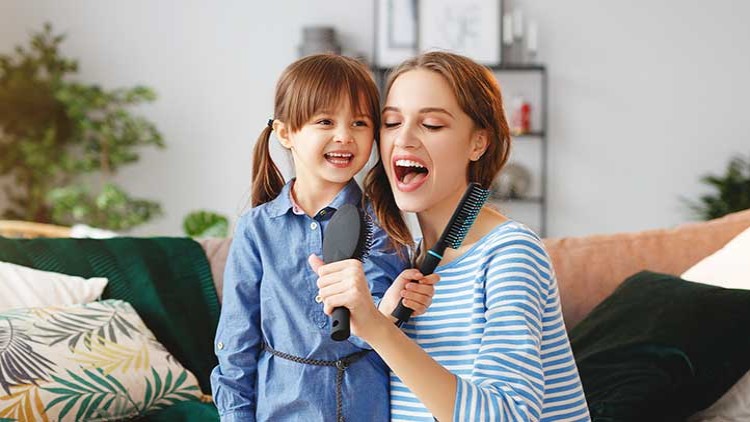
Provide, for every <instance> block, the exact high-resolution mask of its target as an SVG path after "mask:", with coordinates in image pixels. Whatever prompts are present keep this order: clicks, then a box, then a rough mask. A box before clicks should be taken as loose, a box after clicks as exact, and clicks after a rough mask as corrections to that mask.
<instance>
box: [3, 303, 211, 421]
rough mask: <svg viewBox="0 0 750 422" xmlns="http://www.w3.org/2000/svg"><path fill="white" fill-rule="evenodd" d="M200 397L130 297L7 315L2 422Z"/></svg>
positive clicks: (103, 415)
mask: <svg viewBox="0 0 750 422" xmlns="http://www.w3.org/2000/svg"><path fill="white" fill-rule="evenodd" d="M201 398H202V394H201V391H200V388H199V387H198V382H197V380H196V378H195V376H194V375H193V374H191V373H190V372H189V371H188V370H187V369H185V368H184V367H183V366H182V365H181V364H180V363H179V362H177V360H176V359H174V358H173V357H172V355H170V354H169V352H168V351H167V350H166V349H165V348H164V346H162V345H161V344H160V343H159V342H158V341H157V340H156V338H155V337H154V335H153V333H151V331H150V330H149V329H148V328H147V327H146V325H145V324H144V323H143V321H142V320H141V318H140V317H139V316H138V314H137V313H136V311H135V310H134V309H133V307H132V306H130V304H129V303H127V302H123V301H121V300H105V301H101V302H93V303H89V304H85V305H72V306H66V307H48V308H28V309H16V310H13V311H7V312H4V313H0V421H56V420H61V421H62V420H64V421H74V420H75V421H110V420H121V419H130V418H134V417H139V416H142V415H145V414H147V413H149V412H152V411H155V410H159V409H163V408H165V407H167V406H170V405H172V404H174V403H177V402H180V401H189V400H200V399H201Z"/></svg>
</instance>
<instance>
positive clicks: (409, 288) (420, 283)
mask: <svg viewBox="0 0 750 422" xmlns="http://www.w3.org/2000/svg"><path fill="white" fill-rule="evenodd" d="M439 280H440V276H439V275H437V274H430V275H428V276H424V275H422V274H421V273H420V272H419V270H417V269H416V268H413V269H409V270H404V271H402V272H401V274H399V276H398V278H396V280H394V281H393V284H391V287H389V288H388V290H387V291H386V292H385V295H383V300H381V301H380V306H379V309H380V312H381V313H383V315H385V316H387V317H389V318H390V319H391V321H394V322H395V321H396V318H393V317H392V316H391V313H392V312H393V310H394V309H396V306H398V303H399V301H400V300H401V299H402V298H403V299H404V306H406V307H407V308H411V309H413V310H414V313H413V314H412V315H414V316H417V315H422V314H423V313H425V312H427V308H429V307H430V305H431V304H432V297H433V296H435V284H437V282H438V281H439ZM412 281H414V283H413V282H412Z"/></svg>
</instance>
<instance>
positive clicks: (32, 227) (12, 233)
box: [0, 220, 70, 239]
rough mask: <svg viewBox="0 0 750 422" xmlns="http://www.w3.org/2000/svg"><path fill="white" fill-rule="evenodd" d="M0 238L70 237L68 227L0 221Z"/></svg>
mask: <svg viewBox="0 0 750 422" xmlns="http://www.w3.org/2000/svg"><path fill="white" fill-rule="evenodd" d="M0 236H3V237H22V238H27V239H30V238H34V237H70V227H64V226H56V225H54V224H44V223H34V222H29V221H15V220H0Z"/></svg>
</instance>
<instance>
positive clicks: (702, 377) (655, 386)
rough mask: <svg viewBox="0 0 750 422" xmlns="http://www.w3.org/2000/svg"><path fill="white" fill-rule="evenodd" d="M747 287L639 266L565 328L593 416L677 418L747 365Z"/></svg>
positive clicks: (708, 400)
mask: <svg viewBox="0 0 750 422" xmlns="http://www.w3.org/2000/svg"><path fill="white" fill-rule="evenodd" d="M748 326H750V291H745V290H736V289H724V288H720V287H715V286H708V285H705V284H699V283H693V282H689V281H686V280H682V279H680V278H678V277H675V276H671V275H667V274H658V273H653V272H648V271H644V272H640V273H638V274H636V275H634V276H632V277H630V278H628V279H627V280H625V281H624V282H623V283H622V284H621V285H620V286H619V287H618V288H617V289H616V290H615V291H614V292H613V293H612V294H611V295H610V296H609V297H607V299H605V300H604V301H603V302H602V303H600V304H599V305H598V306H597V307H596V308H594V310H593V311H592V312H591V313H590V314H589V315H588V316H587V317H586V318H585V319H584V320H583V321H582V322H581V323H580V324H578V325H577V326H576V327H574V328H573V329H572V330H571V332H570V341H571V345H572V346H573V353H574V355H575V357H576V363H577V364H578V368H579V372H580V375H581V381H582V383H583V388H584V391H585V393H586V399H587V401H588V403H589V409H590V411H591V417H592V419H593V420H607V421H612V422H614V421H635V420H637V421H673V420H674V421H677V420H679V421H684V420H685V418H687V417H688V416H690V415H692V414H694V413H695V412H697V411H699V410H701V409H705V408H706V407H708V406H709V405H711V404H712V403H714V402H715V401H716V400H717V399H718V398H719V397H721V395H723V394H724V393H725V392H726V391H727V390H728V389H729V388H730V387H731V386H732V385H733V384H735V383H736V382H737V381H738V380H739V379H740V378H741V377H742V375H743V374H745V373H746V372H747V371H748V369H750V359H748V358H747V357H748V356H750V336H746V335H742V334H741V333H744V332H746V330H747V327H748Z"/></svg>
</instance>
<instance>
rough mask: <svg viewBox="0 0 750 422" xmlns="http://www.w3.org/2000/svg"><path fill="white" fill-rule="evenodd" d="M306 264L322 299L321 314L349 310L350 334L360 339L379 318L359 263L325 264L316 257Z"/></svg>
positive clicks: (345, 261)
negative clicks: (334, 309)
mask: <svg viewBox="0 0 750 422" xmlns="http://www.w3.org/2000/svg"><path fill="white" fill-rule="evenodd" d="M308 263H309V264H310V267H312V269H313V271H315V272H316V273H317V274H318V277H319V278H318V289H320V290H319V293H318V294H319V295H320V297H321V298H322V299H323V306H324V308H323V312H325V313H326V315H331V313H332V312H333V308H336V307H339V306H343V307H346V308H348V309H349V312H350V320H349V323H350V326H351V329H352V333H353V334H355V335H357V336H360V337H362V334H363V332H364V331H365V330H366V329H367V328H368V327H370V326H371V324H374V323H376V322H377V321H379V320H380V319H382V318H383V316H382V315H381V314H380V312H378V310H377V309H376V308H375V304H374V303H373V301H372V295H371V294H370V287H369V286H368V284H367V279H366V278H365V271H364V269H363V267H362V263H361V262H360V261H358V260H356V259H347V260H344V261H338V262H333V263H330V264H325V263H324V262H323V260H321V259H320V258H319V257H317V256H316V255H310V257H309V258H308Z"/></svg>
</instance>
